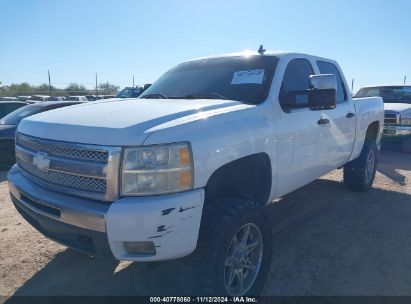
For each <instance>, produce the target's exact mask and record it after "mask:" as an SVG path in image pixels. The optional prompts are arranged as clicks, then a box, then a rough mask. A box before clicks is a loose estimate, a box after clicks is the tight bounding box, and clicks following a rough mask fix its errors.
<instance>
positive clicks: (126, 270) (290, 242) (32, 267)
mask: <svg viewBox="0 0 411 304" xmlns="http://www.w3.org/2000/svg"><path fill="white" fill-rule="evenodd" d="M5 175H6V174H5V172H1V173H0V295H3V296H6V297H10V296H12V295H172V294H174V295H176V294H179V288H180V287H179V280H178V276H176V272H175V270H176V263H175V262H166V263H161V264H141V263H126V262H122V263H116V262H113V261H108V260H101V259H95V258H91V257H88V256H85V255H82V254H80V253H77V252H75V251H72V250H69V249H67V248H65V247H64V246H61V245H58V244H56V243H54V242H52V241H49V240H47V239H46V238H44V237H43V236H42V235H41V234H40V233H38V232H37V231H35V230H34V229H33V228H32V227H31V226H30V225H28V224H27V223H26V222H25V221H24V220H23V219H22V218H21V217H20V215H18V214H17V212H16V211H15V209H14V207H13V206H12V203H11V201H10V199H9V197H8V191H7V182H6V181H5ZM341 180H342V170H336V171H333V172H331V173H330V174H328V175H325V176H323V177H322V178H321V179H318V180H316V181H314V182H312V183H311V184H309V185H307V186H305V187H303V188H302V189H299V190H297V191H295V192H293V193H291V194H289V195H287V196H286V197H284V198H283V199H281V200H280V201H278V202H276V203H275V204H272V206H271V207H270V208H269V211H270V214H271V216H272V219H273V221H274V223H275V225H274V227H273V229H274V232H275V234H274V239H273V243H274V246H275V251H274V256H273V262H272V264H271V269H270V273H269V276H268V280H267V282H266V285H265V288H264V292H263V293H264V294H265V295H411V155H410V154H408V155H407V154H402V153H398V152H395V151H394V150H389V151H383V152H382V153H381V157H380V163H379V168H378V173H377V176H376V180H375V183H374V188H373V189H372V190H371V191H370V192H368V193H353V192H350V191H348V190H346V189H345V188H344V186H343V184H342V183H341Z"/></svg>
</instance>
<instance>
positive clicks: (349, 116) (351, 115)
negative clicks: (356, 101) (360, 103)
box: [345, 112, 355, 118]
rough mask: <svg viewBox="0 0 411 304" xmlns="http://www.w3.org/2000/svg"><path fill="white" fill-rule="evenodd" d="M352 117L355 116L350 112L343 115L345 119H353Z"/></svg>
mask: <svg viewBox="0 0 411 304" xmlns="http://www.w3.org/2000/svg"><path fill="white" fill-rule="evenodd" d="M354 116H355V114H354V113H352V112H348V113H347V115H345V117H347V118H353V117H354Z"/></svg>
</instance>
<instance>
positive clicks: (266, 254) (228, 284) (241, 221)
mask: <svg viewBox="0 0 411 304" xmlns="http://www.w3.org/2000/svg"><path fill="white" fill-rule="evenodd" d="M204 209H205V210H204V211H203V219H202V224H201V229H200V234H199V239H198V243H197V248H196V250H195V251H194V253H193V254H192V255H190V256H188V257H186V258H184V259H183V260H182V261H181V270H182V274H181V280H182V281H181V282H182V287H183V290H184V292H185V293H186V294H191V295H230V296H237V295H238V296H243V295H259V293H260V291H261V289H262V287H263V284H264V282H265V279H266V276H267V273H268V270H269V267H270V262H271V255H272V232H271V225H270V221H269V217H268V214H267V212H266V210H265V208H264V207H263V206H260V205H258V204H256V203H254V202H252V201H248V200H242V199H220V200H217V201H215V202H213V203H211V204H206V205H205V207H204ZM247 231H248V234H247ZM246 235H247V236H248V239H246V237H245V236H246ZM244 239H245V242H244V243H242V242H241V241H240V240H244ZM236 240H237V241H236ZM247 252H248V253H247ZM253 266H255V267H253ZM240 269H242V270H241V271H240ZM252 269H255V271H254V270H252ZM241 281H242V285H241ZM241 286H242V289H241Z"/></svg>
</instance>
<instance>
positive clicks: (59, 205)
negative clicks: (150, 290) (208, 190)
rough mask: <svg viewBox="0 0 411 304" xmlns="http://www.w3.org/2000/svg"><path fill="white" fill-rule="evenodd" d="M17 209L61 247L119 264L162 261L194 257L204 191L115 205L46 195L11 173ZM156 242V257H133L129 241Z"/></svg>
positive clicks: (133, 199) (120, 201)
mask: <svg viewBox="0 0 411 304" xmlns="http://www.w3.org/2000/svg"><path fill="white" fill-rule="evenodd" d="M8 180H9V189H10V194H11V197H12V200H13V203H14V205H15V206H16V209H17V210H18V211H19V212H20V213H21V214H22V216H23V217H24V218H25V219H26V220H27V221H28V222H29V223H30V224H31V225H32V226H33V227H34V228H36V229H37V230H39V231H40V232H41V233H43V234H44V235H45V236H46V237H49V238H51V239H53V240H55V241H57V242H59V243H61V244H63V245H66V246H68V247H72V248H74V249H77V250H80V251H82V252H85V253H88V254H90V255H96V256H99V255H103V256H107V255H108V256H110V255H111V256H114V257H115V258H116V259H117V260H131V261H160V260H167V259H175V258H179V257H182V256H185V255H188V254H190V253H191V252H193V251H194V249H195V248H196V245H197V238H198V232H199V229H200V222H201V215H202V207H203V202H204V190H203V189H196V190H192V191H187V192H182V193H177V194H170V195H159V196H151V197H127V198H120V199H118V200H116V201H114V202H112V203H107V202H100V201H94V200H90V199H86V198H80V197H74V196H69V195H65V194H61V193H57V192H54V191H50V190H47V189H45V188H43V187H40V186H39V185H37V184H35V183H33V182H32V181H30V180H28V179H27V178H25V177H24V176H22V175H21V174H20V172H19V169H18V167H17V166H14V167H13V168H12V169H11V170H10V171H9V174H8ZM146 241H149V242H153V243H154V247H155V254H150V255H147V254H139V253H130V252H127V250H126V249H125V242H146Z"/></svg>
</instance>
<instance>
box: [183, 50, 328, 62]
mask: <svg viewBox="0 0 411 304" xmlns="http://www.w3.org/2000/svg"><path fill="white" fill-rule="evenodd" d="M285 55H291V56H296V57H298V56H303V57H312V58H315V59H317V60H326V61H333V62H334V61H335V60H333V59H329V58H324V57H319V56H314V55H310V54H305V53H298V52H287V51H281V50H278V51H265V52H264V53H262V54H260V53H258V52H257V51H249V50H246V51H243V52H236V53H227V54H220V55H212V56H204V57H199V58H194V59H191V60H188V61H195V60H203V59H212V58H227V57H237V56H270V57H277V58H279V57H281V56H285Z"/></svg>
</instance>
